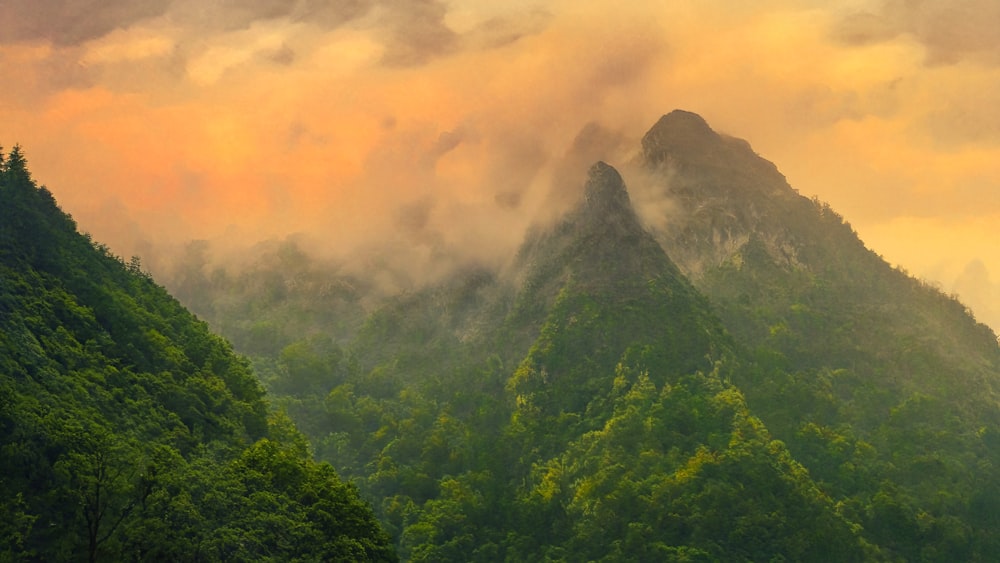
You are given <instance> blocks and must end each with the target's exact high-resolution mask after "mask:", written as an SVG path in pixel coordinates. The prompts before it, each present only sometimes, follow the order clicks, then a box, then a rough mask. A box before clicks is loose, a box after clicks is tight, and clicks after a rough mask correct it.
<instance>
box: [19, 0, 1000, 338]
mask: <svg viewBox="0 0 1000 563" xmlns="http://www.w3.org/2000/svg"><path fill="white" fill-rule="evenodd" d="M998 22H1000V2H996V1H995V0H854V1H837V2H833V1H828V2H824V1H819V0H764V1H760V2H752V3H751V2H746V3H744V2H731V1H729V0H698V1H694V0H689V1H664V2H652V1H650V2H622V1H621V0H615V1H601V0H597V1H588V2H579V1H563V0H513V1H508V2H487V1H459V0H454V1H452V2H444V1H439V0H333V1H322V0H245V1H237V0H214V1H213V0H140V1H135V0H4V1H3V2H2V3H0V76H3V77H4V80H3V85H2V87H0V144H3V145H4V146H5V147H7V148H9V147H10V146H11V145H12V144H14V143H20V144H21V145H22V146H23V147H24V150H25V152H26V154H27V157H28V160H29V164H30V166H31V169H32V171H33V173H34V175H35V177H36V179H37V180H39V182H41V183H43V184H46V185H47V186H48V187H49V188H50V189H51V190H52V191H53V192H54V193H55V195H56V197H57V198H58V200H59V201H60V202H61V204H62V206H63V208H64V209H65V210H66V211H68V212H70V213H71V214H73V216H74V217H75V218H76V219H77V222H78V223H79V225H80V228H81V229H82V230H86V231H89V232H90V233H92V234H93V235H94V236H95V237H96V238H97V239H99V240H102V241H104V242H107V243H108V244H110V245H111V247H112V249H113V250H115V251H116V252H117V253H119V254H121V255H123V256H129V255H132V254H140V255H143V257H144V258H146V259H147V264H148V263H149V261H150V260H152V261H153V262H154V264H155V262H156V260H157V256H156V254H157V252H159V251H161V250H162V249H165V248H169V247H170V246H171V245H175V246H176V245H180V244H183V242H184V241H187V240H190V239H193V238H209V239H219V238H228V239H229V240H242V241H255V240H260V239H265V238H269V237H282V236H286V235H288V234H290V233H296V232H305V233H308V234H309V235H310V236H311V237H312V239H313V240H318V241H321V243H322V245H323V246H324V247H325V248H327V249H328V250H330V251H331V252H344V253H346V252H348V249H357V248H362V247H364V245H366V244H370V243H371V241H375V240H380V241H385V240H390V241H394V243H396V244H398V245H400V246H401V247H405V248H407V249H408V252H407V255H408V256H410V258H409V259H413V260H420V259H422V254H421V253H423V255H427V256H429V255H432V254H434V253H435V252H438V253H440V252H441V249H447V250H448V252H457V253H459V254H461V253H466V254H468V255H469V256H474V255H476V254H477V253H479V254H482V253H484V249H489V250H490V251H491V252H494V253H496V252H495V251H497V250H501V251H509V250H510V249H511V248H513V247H514V245H516V243H517V242H518V240H519V237H520V234H521V229H523V227H524V225H526V224H527V222H528V221H529V220H530V219H531V218H532V217H535V216H537V215H538V214H539V213H543V212H544V210H546V209H549V208H551V207H552V206H553V194H552V190H551V186H552V185H553V179H554V176H556V175H557V173H558V171H559V170H560V169H561V168H565V166H564V165H565V161H566V154H567V151H568V149H569V147H570V145H571V144H572V142H573V139H574V138H575V137H576V136H577V134H578V133H579V132H580V131H581V130H582V129H583V128H584V127H586V126H588V124H589V125H590V127H594V125H595V124H596V125H598V126H600V127H601V128H602V129H601V130H603V131H606V132H608V134H607V135H606V136H608V137H609V138H611V139H613V140H612V141H609V146H615V147H621V146H635V145H634V144H632V143H634V142H636V140H637V139H638V138H639V137H641V135H642V134H643V133H644V132H645V131H646V130H647V129H648V128H649V127H650V126H651V125H652V124H653V123H654V122H655V121H656V119H657V118H658V117H659V116H660V115H661V114H664V113H667V112H669V111H670V110H672V109H674V108H683V109H687V110H690V111H694V112H697V113H699V114H701V115H702V116H703V117H705V118H706V119H707V120H708V122H709V123H710V124H711V125H712V126H713V127H714V128H715V129H716V130H718V131H721V132H725V133H728V134H731V135H734V136H737V137H741V138H745V139H747V140H748V141H750V143H751V144H752V145H753V147H754V148H755V150H756V151H757V152H758V153H760V154H761V155H763V156H764V157H765V158H767V159H769V160H771V161H773V162H775V163H776V164H777V166H778V167H779V169H780V170H781V171H782V172H783V173H784V174H785V175H786V176H787V177H788V180H789V182H790V183H791V184H792V186H793V187H795V188H796V189H798V190H799V191H800V192H801V193H802V194H804V195H807V196H814V195H815V196H818V197H819V198H820V199H822V200H825V201H827V202H829V203H830V204H831V205H832V206H833V207H834V208H835V209H837V210H838V211H839V212H840V213H841V214H842V215H844V216H845V217H846V218H847V219H848V220H849V221H850V222H851V224H852V225H853V226H854V227H855V229H856V230H857V231H858V232H859V234H860V235H861V237H862V238H863V239H864V241H865V242H866V243H867V244H868V246H869V247H870V248H872V249H874V250H875V251H876V252H878V253H880V254H882V255H883V256H884V257H885V258H886V259H887V260H889V261H890V262H892V263H894V264H899V265H901V266H903V267H904V268H906V269H907V270H908V271H910V272H911V273H912V274H914V275H917V276H919V277H923V278H925V279H927V280H930V281H932V282H934V283H937V284H939V285H940V287H941V288H942V289H943V290H945V291H946V292H953V291H955V292H958V293H959V294H960V295H961V297H962V299H963V300H964V301H965V302H967V303H968V304H970V305H971V306H972V308H973V310H974V311H975V313H976V315H977V317H978V318H979V319H980V320H983V321H987V322H989V323H991V324H992V325H993V326H994V327H996V328H1000V250H998V247H997V242H998V241H1000V103H998V101H1000V31H998V29H1000V27H998V26H997V23H998ZM618 156H621V157H622V158H625V156H627V155H624V154H622V155H618ZM612 164H614V162H612ZM626 180H627V178H626ZM497 254H503V252H499V253H497ZM147 255H149V256H147ZM414 256H415V257H416V258H414ZM427 256H423V258H426V257H427ZM150 257H151V258H150ZM154 273H156V272H155V269H154Z"/></svg>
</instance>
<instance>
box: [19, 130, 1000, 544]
mask: <svg viewBox="0 0 1000 563" xmlns="http://www.w3.org/2000/svg"><path fill="white" fill-rule="evenodd" d="M675 118H676V116H675ZM676 119H681V120H684V119H687V121H688V125H687V126H685V127H684V131H686V132H685V133H684V135H682V137H683V139H681V141H678V140H677V139H676V138H674V137H672V136H671V135H672V134H670V133H669V132H668V131H654V132H651V134H650V136H648V139H647V140H646V141H644V146H643V155H642V158H643V159H644V160H646V163H647V164H649V165H650V168H651V169H650V174H651V178H652V179H655V178H656V177H657V175H658V174H660V173H663V172H666V173H667V176H668V177H669V182H668V183H667V185H665V186H663V188H664V193H667V194H668V195H670V196H671V197H673V198H675V203H676V204H677V205H678V206H679V208H680V209H681V212H680V213H677V214H675V215H674V216H672V217H671V219H672V221H671V224H670V225H668V227H667V230H666V232H664V233H660V239H659V241H657V240H654V239H653V237H652V236H651V235H650V234H649V233H648V232H646V231H645V230H644V229H643V228H642V226H641V225H640V224H639V222H638V220H637V219H636V217H635V214H634V212H633V211H632V210H631V208H629V207H628V206H627V197H623V195H622V192H620V191H614V189H611V188H617V187H620V186H615V185H607V186H605V185H598V184H594V185H588V186H587V187H586V189H585V191H586V192H587V194H588V196H589V195H594V198H593V199H594V201H597V202H598V204H591V203H584V204H581V207H580V208H578V209H577V210H575V211H574V212H572V213H570V214H569V216H568V217H567V218H566V219H565V220H563V221H561V222H558V223H557V224H555V225H553V226H552V227H551V228H549V229H542V230H539V231H537V232H534V233H532V234H531V235H530V236H529V238H528V240H527V241H526V243H525V245H524V246H523V247H522V250H521V252H520V253H519V255H518V257H517V259H516V260H515V261H514V263H513V264H512V265H510V267H509V269H508V271H505V272H504V273H503V274H502V275H500V274H497V275H494V274H491V273H484V272H482V271H466V272H460V273H459V274H456V275H455V276H454V277H452V278H449V279H446V280H444V281H443V282H442V283H441V284H439V285H436V286H433V287H428V288H423V289H421V290H419V291H411V292H403V293H402V294H400V295H397V296H395V297H392V298H383V296H381V295H379V294H378V293H377V292H376V291H374V290H373V289H372V288H373V285H371V284H365V283H364V282H362V281H359V280H358V279H357V278H351V277H349V276H346V275H344V274H343V269H341V268H338V267H337V266H336V265H330V264H323V265H320V264H318V263H316V262H312V261H310V260H306V259H305V258H304V256H303V254H302V253H301V251H300V249H299V247H298V246H297V245H295V244H294V242H288V243H283V244H281V245H277V246H272V247H269V248H265V249H263V251H262V252H261V255H260V256H259V259H258V260H257V261H256V262H255V263H254V264H252V265H251V266H249V267H247V268H246V270H245V271H244V272H242V273H239V274H234V273H232V272H225V271H219V270H216V271H215V272H209V268H210V266H209V264H210V260H208V259H207V258H206V257H205V255H204V254H205V252H204V251H206V248H204V247H199V248H201V250H198V248H193V249H192V250H193V251H194V253H195V254H198V253H199V252H201V253H202V254H200V255H197V256H194V258H193V259H192V262H191V267H190V268H189V270H188V271H187V272H186V275H188V277H186V278H184V279H183V280H182V282H183V283H182V284H181V285H183V286H184V287H187V288H191V290H190V291H187V293H186V294H185V295H187V296H188V297H187V299H189V300H191V302H192V303H195V302H198V303H199V304H200V306H203V307H204V309H203V310H204V311H205V315H206V317H207V318H209V319H210V320H211V321H212V322H213V323H214V325H215V326H217V327H219V328H220V330H222V331H224V332H225V333H226V334H229V335H231V336H232V337H233V338H234V340H235V341H236V342H237V345H238V346H239V347H240V349H241V350H242V351H244V352H246V353H249V354H251V355H252V356H253V361H254V365H255V366H256V368H257V371H258V373H260V374H261V377H262V380H263V381H264V382H265V384H266V385H267V386H268V388H269V389H270V390H272V391H273V392H275V393H276V397H275V402H276V403H277V404H278V405H279V406H280V408H281V409H282V412H285V413H287V414H288V416H289V417H291V418H292V419H293V420H295V421H296V423H297V424H298V425H299V426H300V427H301V428H302V429H303V430H304V431H305V432H306V434H307V435H308V437H309V441H310V444H311V446H312V449H313V450H314V451H315V452H316V454H317V456H318V457H320V458H321V459H325V460H328V461H329V462H330V463H331V464H333V466H334V467H335V468H336V469H337V471H339V472H340V473H341V474H342V475H345V476H346V477H347V478H349V479H351V480H352V482H354V483H356V485H357V487H358V489H359V491H360V493H361V494H362V495H363V496H364V497H365V498H367V499H369V500H370V501H371V502H372V503H373V505H374V507H375V512H376V513H377V515H378V517H379V518H380V519H381V521H382V523H383V525H384V526H385V528H386V530H387V531H388V532H389V533H390V534H391V535H392V537H393V540H394V541H395V542H396V545H397V546H398V549H399V552H400V554H401V556H402V557H403V558H404V559H407V560H413V561H441V560H463V561H501V560H509V561H577V560H580V561H718V560H725V561H731V560H738V561H783V560H784V561H788V560H794V561H831V560H833V561H836V560H846V561H860V560H867V561H889V560H891V561H904V560H905V561H909V560H927V561H990V560H997V559H1000V540H998V539H997V538H1000V518H998V517H997V516H996V515H997V514H1000V486H998V485H997V483H1000V454H998V452H1000V430H998V429H1000V408H998V405H1000V401H998V400H1000V396H998V391H1000V378H998V375H1000V347H998V345H997V340H996V336H995V335H994V334H992V332H991V331H990V330H989V329H988V328H986V327H984V326H983V325H979V324H977V323H976V322H975V321H974V319H972V318H971V317H970V316H969V315H968V312H967V311H966V310H965V308H964V307H962V306H961V304H959V303H957V302H956V301H954V300H953V299H950V298H948V297H946V296H943V295H941V294H940V292H938V291H936V290H933V289H932V288H929V287H927V286H926V285H924V284H921V283H920V282H917V281H915V280H912V279H911V278H909V277H907V276H906V275H905V274H904V273H902V272H899V271H896V270H893V269H892V268H890V267H889V266H888V265H886V264H885V263H884V261H882V260H881V259H880V258H879V257H878V256H876V255H874V254H873V253H871V252H870V251H868V250H867V249H865V248H864V245H863V244H862V243H861V241H860V240H859V239H858V238H857V235H856V233H854V232H853V230H852V229H851V227H850V225H848V224H847V223H845V222H844V221H843V218H842V217H840V216H839V215H837V214H836V213H835V212H833V211H832V210H831V209H830V208H829V206H827V205H825V204H822V203H820V202H818V201H809V200H807V199H805V198H802V197H800V196H799V195H798V194H796V193H795V192H794V190H792V189H791V188H790V187H789V186H787V184H786V183H785V180H784V178H783V177H781V175H780V173H778V171H777V169H776V168H775V167H774V166H773V165H771V164H770V163H768V162H766V161H763V160H762V159H760V158H759V157H758V156H757V155H756V154H754V153H753V151H752V150H751V149H750V148H749V146H748V145H746V143H743V142H741V141H738V140H735V139H729V138H725V137H723V136H719V135H717V134H714V132H711V131H710V130H708V128H707V125H704V124H703V123H702V124H701V125H698V124H697V123H694V125H692V124H691V123H692V121H691V119H688V118H683V117H681V118H676ZM676 119H675V120H676ZM665 120H666V121H665V122H666V123H667V126H669V122H670V119H668V118H665ZM695 121H698V120H695ZM647 141H648V142H647ZM604 188H609V189H610V191H608V190H605V191H604V192H602V189H604ZM602 194H603V195H602ZM661 245H663V246H661ZM664 246H665V247H666V248H668V249H669V252H670V254H671V256H672V257H673V258H675V259H676V260H678V263H680V264H682V265H683V267H684V271H685V272H687V273H689V274H691V276H692V278H691V279H693V280H694V281H693V282H691V281H689V280H688V278H685V276H683V275H682V274H681V272H680V270H679V269H678V268H677V267H676V266H675V265H674V263H673V262H671V260H670V259H669V258H667V256H666V255H665V254H664V252H663V247H664ZM320 280H325V281H326V283H327V284H328V285H326V286H324V285H322V284H321V283H320ZM185 284H187V285H185ZM323 287H326V289H327V290H329V291H326V290H323V289H322V288H323ZM194 288H197V291H194ZM334 288H336V289H334ZM324 291H325V292H324ZM206 296H208V297H206ZM199 299H201V300H202V301H200V302H199V301H198V300H199ZM2 303H3V302H2V301H0V307H2V306H3V305H2ZM306 304H308V306H306ZM60 307H62V306H60ZM366 307H367V310H366V309H365V308H366ZM64 309H65V310H66V311H69V310H71V307H69V306H66V307H62V308H61V309H60V311H63V310H64ZM81 318H83V317H81ZM98 321H99V319H98V320H95V322H98ZM82 326H87V324H86V322H82ZM157 330H158V331H159V332H160V333H161V334H164V335H166V333H164V332H162V330H161V329H159V328H158V329H157ZM318 335H322V336H318ZM148 337H149V338H150V339H152V340H158V338H157V337H156V335H155V334H152V333H151V334H149V335H148ZM53 338H65V337H64V336H63V335H56V336H53ZM44 345H45V342H43V341H39V340H37V339H36V340H32V339H31V338H27V337H24V338H21V339H20V340H19V341H18V348H19V349H20V350H22V351H23V357H24V361H25V362H27V363H25V365H28V366H30V365H34V364H32V363H31V362H35V358H36V356H37V357H44V353H43V352H44V349H43V348H42V347H43V346H44ZM39 350H42V352H39ZM158 350H159V354H160V356H161V357H162V358H163V361H167V362H174V363H178V362H180V361H181V359H180V358H179V357H178V356H177V354H176V353H175V351H174V350H171V349H169V348H168V347H167V346H160V347H159V348H158ZM206 407H208V405H206ZM205 410H208V411H211V410H212V409H211V408H207V409H201V410H199V411H196V412H203V411H205ZM0 412H3V411H0ZM188 416H189V417H192V416H194V414H193V413H189V414H188ZM271 428H272V430H271V432H272V437H273V434H274V432H275V428H276V426H275V425H272V427H271ZM291 442H294V440H291ZM287 447H291V446H287ZM295 447H297V448H299V450H302V451H304V450H305V449H307V448H305V446H304V445H303V444H298V445H297V446H295ZM264 451H270V450H267V449H266V448H264ZM268 455H270V454H268ZM267 459H274V463H275V464H277V465H275V468H276V469H275V471H277V473H274V477H268V478H264V477H260V478H259V480H260V482H271V483H272V484H273V483H281V484H282V486H284V483H285V482H286V478H285V477H284V476H291V477H294V476H295V475H299V474H300V473H297V472H296V471H295V470H294V464H289V463H286V462H285V461H284V458H283V457H282V456H281V455H277V456H272V457H268V458H267ZM254 467H256V466H254ZM279 468H280V471H278V469H279ZM258 473H261V472H259V471H257V470H254V472H253V474H254V475H257V474H258ZM262 474H263V473H262ZM269 475H270V474H269ZM279 475H280V476H283V477H281V478H280V479H278V481H275V480H274V479H277V478H278V476H279ZM291 477H289V479H290V480H289V481H288V483H296V482H297V481H296V480H295V479H292V478H291ZM293 488H294V487H293ZM236 489H238V487H237V488H234V490H236ZM3 506H4V510H6V511H7V513H8V514H11V515H12V516H13V517H16V516H17V515H18V514H22V513H23V510H22V508H21V507H22V505H21V504H19V501H18V500H17V499H16V498H11V499H9V500H8V501H7V502H6V504H5V505H3ZM19 511H20V512H19ZM13 517H12V520H11V521H12V522H15V521H16V522H19V523H18V524H11V525H10V526H8V528H7V529H6V530H5V531H4V533H5V534H6V536H5V537H11V538H15V539H16V538H20V537H24V536H23V534H24V533H26V532H24V530H27V531H30V530H32V529H34V528H36V527H37V525H36V524H35V523H34V522H33V521H32V520H30V518H28V519H25V518H21V519H20V520H16V518H13ZM296 533H297V532H296ZM303 533H305V532H303ZM234 534H235V533H234ZM260 535H261V536H260V537H268V535H267V533H265V532H264V531H261V532H260ZM234 537H239V536H238V534H235V535H234ZM295 537H306V536H304V535H302V536H295ZM234 541H236V540H234ZM239 541H248V540H243V539H240V540H239ZM273 541H280V540H279V539H274V540H273ZM219 553H222V552H219Z"/></svg>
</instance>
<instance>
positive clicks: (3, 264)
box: [0, 147, 396, 561]
mask: <svg viewBox="0 0 1000 563" xmlns="http://www.w3.org/2000/svg"><path fill="white" fill-rule="evenodd" d="M265 399H266V398H265V393H264V391H263V388H262V387H261V385H260V383H259V381H258V380H257V378H256V377H255V376H254V374H253V372H252V370H251V368H250V365H249V363H248V362H247V361H246V360H244V359H242V358H241V357H239V356H237V355H235V354H234V353H233V351H232V349H231V348H230V346H229V344H228V343H227V342H226V341H225V340H223V339H222V338H221V337H219V336H216V335H214V334H212V333H211V332H210V331H209V329H208V326H207V325H206V324H205V323H204V322H202V321H199V320H197V319H196V318H195V317H194V316H193V315H191V314H190V313H189V312H187V311H186V310H185V309H184V308H183V307H182V306H181V305H180V304H179V303H178V302H177V301H176V300H175V299H173V298H172V297H170V296H169V295H168V294H167V292H166V291H165V290H164V289H163V288H162V287H160V286H159V285H157V284H156V283H154V281H153V280H152V279H151V277H150V276H149V275H148V274H147V273H146V272H144V271H143V269H142V266H141V263H140V262H139V260H138V259H132V260H130V261H128V262H127V263H126V262H125V261H123V260H122V259H120V258H118V257H116V256H114V255H112V254H111V252H110V251H109V249H108V248H107V247H105V246H103V245H101V244H99V243H96V242H95V241H93V240H91V239H90V237H89V236H86V235H81V234H79V233H78V232H77V231H76V225H75V223H74V221H73V220H72V219H71V218H70V217H69V216H68V215H67V214H65V213H63V212H62V211H61V210H60V209H59V208H58V206H57V205H56V202H55V200H54V198H53V196H52V194H51V193H50V192H49V191H48V190H47V189H46V188H44V187H38V185H37V184H36V183H35V182H34V180H33V179H32V178H31V174H30V172H29V170H28V167H27V164H26V161H25V158H24V155H23V154H22V152H21V150H20V148H18V147H15V148H14V149H13V150H11V152H10V154H9V155H6V156H4V155H2V153H0V560H2V561H86V560H89V561H251V560H277V561H287V560H324V561H330V560H358V561H361V560H395V558H396V557H395V554H394V551H393V549H392V547H391V544H390V541H389V537H388V535H387V534H386V533H385V532H384V531H383V530H382V528H381V527H380V526H379V524H378V522H377V520H376V519H375V516H374V514H373V512H372V510H371V508H370V506H369V505H368V504H367V503H366V502H364V501H362V500H361V499H360V498H359V497H358V494H357V490H356V488H355V487H354V485H352V484H349V483H345V482H344V481H342V480H341V479H340V478H339V477H338V476H337V475H336V473H335V472H334V470H333V469H332V467H331V466H330V465H328V464H325V463H317V462H315V461H314V460H313V459H312V457H311V456H310V452H309V449H308V444H307V442H306V439H305V437H304V436H303V435H302V434H301V433H300V432H299V431H298V430H297V429H296V428H295V426H294V425H293V423H292V422H291V421H290V420H289V419H288V418H287V416H285V415H283V414H280V413H278V412H276V411H272V410H270V409H269V407H268V404H267V402H266V400H265Z"/></svg>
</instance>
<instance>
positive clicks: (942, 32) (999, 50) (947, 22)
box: [835, 0, 1000, 65]
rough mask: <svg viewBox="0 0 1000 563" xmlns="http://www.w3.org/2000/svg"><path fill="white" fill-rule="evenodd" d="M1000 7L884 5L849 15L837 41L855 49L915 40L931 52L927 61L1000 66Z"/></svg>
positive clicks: (891, 0) (988, 2) (948, 2)
mask: <svg viewBox="0 0 1000 563" xmlns="http://www.w3.org/2000/svg"><path fill="white" fill-rule="evenodd" d="M997 22H1000V3H997V2H995V1H994V0H922V1H920V2H911V1H906V0H884V1H882V2H881V4H880V5H879V6H877V7H874V8H873V9H872V10H870V11H861V12H855V13H853V14H850V15H848V16H846V17H845V18H844V19H843V20H842V21H840V22H839V24H838V25H837V26H836V27H835V34H836V36H837V37H838V38H839V39H841V40H842V41H845V42H848V43H853V44H870V43H877V42H881V41H887V40H890V39H894V38H896V37H899V36H901V35H906V36H908V37H912V38H913V39H915V40H916V41H918V42H920V44H922V45H923V46H924V47H925V49H926V58H925V62H926V63H927V64H929V65H947V64H955V63H959V62H963V61H973V62H978V63H985V64H988V65H1000V34H998V33H997Z"/></svg>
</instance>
